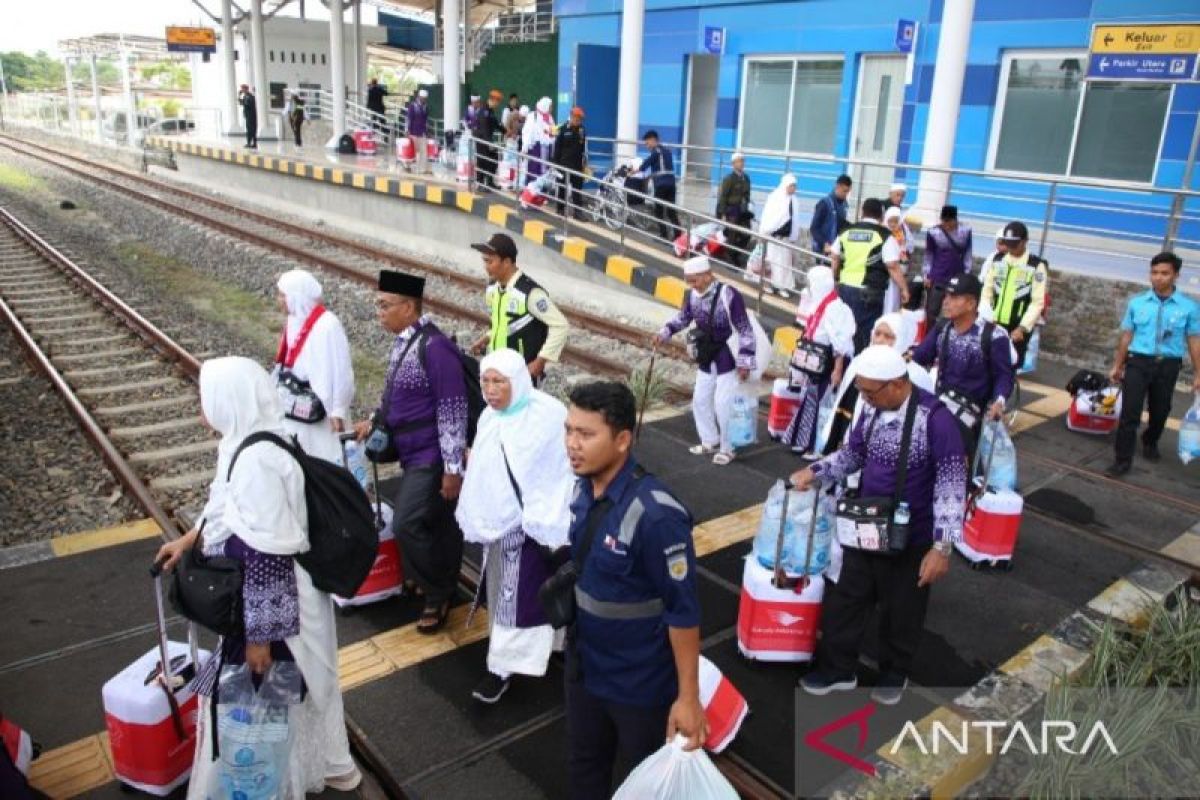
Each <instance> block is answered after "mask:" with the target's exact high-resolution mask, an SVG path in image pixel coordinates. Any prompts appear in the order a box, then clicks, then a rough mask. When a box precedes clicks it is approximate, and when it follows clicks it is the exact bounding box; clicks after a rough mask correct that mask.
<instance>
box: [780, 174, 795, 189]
mask: <svg viewBox="0 0 1200 800" xmlns="http://www.w3.org/2000/svg"><path fill="white" fill-rule="evenodd" d="M795 185H796V176H795V175H793V174H792V173H790V172H787V173H784V176H783V177H782V178H780V179H779V188H781V189H786V188H787V187H789V186H795Z"/></svg>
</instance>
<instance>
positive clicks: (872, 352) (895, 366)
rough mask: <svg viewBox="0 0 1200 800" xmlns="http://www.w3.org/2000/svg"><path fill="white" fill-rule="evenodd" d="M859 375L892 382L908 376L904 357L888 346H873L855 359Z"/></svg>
mask: <svg viewBox="0 0 1200 800" xmlns="http://www.w3.org/2000/svg"><path fill="white" fill-rule="evenodd" d="M854 363H855V365H856V367H857V371H858V374H859V375H861V376H863V377H864V378H870V379H871V380H873V381H890V380H894V379H896V378H902V377H904V376H905V375H907V374H908V364H906V363H905V362H904V357H903V356H901V355H900V354H899V353H897V352H896V351H895V350H893V349H892V348H890V347H888V346H887V345H886V344H873V345H871V346H870V347H868V348H867V349H866V350H863V351H862V352H861V353H859V354H858V358H856V359H854Z"/></svg>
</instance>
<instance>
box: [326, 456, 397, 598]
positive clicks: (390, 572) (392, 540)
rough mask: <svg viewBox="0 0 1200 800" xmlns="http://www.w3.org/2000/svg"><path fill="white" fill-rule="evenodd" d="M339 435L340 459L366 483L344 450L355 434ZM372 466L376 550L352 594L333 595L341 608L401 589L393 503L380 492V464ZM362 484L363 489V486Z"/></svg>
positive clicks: (387, 596) (390, 595)
mask: <svg viewBox="0 0 1200 800" xmlns="http://www.w3.org/2000/svg"><path fill="white" fill-rule="evenodd" d="M339 438H340V439H341V443H342V460H343V461H345V462H346V466H347V468H350V471H351V472H353V473H354V474H355V477H358V478H359V482H360V483H365V480H364V477H365V475H364V476H361V477H360V476H359V474H358V471H357V470H356V469H354V468H352V467H351V459H350V457H349V455H348V454H347V453H346V443H347V442H349V441H350V440H352V439H353V438H354V434H353V433H343V434H342V435H341V436H340V437H339ZM371 470H372V472H371V475H372V479H371V481H370V487H371V491H370V494H371V495H372V497H374V499H375V528H376V530H378V531H379V551H378V552H377V553H376V555H375V563H374V564H372V565H371V571H370V572H368V573H367V577H366V579H365V580H364V581H363V582H362V586H360V587H358V591H357V592H355V594H354V596H353V597H339V596H337V595H334V596H333V602H334V603H336V604H337V607H338V608H342V609H344V608H348V607H351V606H365V605H369V604H371V603H378V602H379V601H380V600H386V599H388V598H389V597H395V596H396V595H399V594H403V593H404V569H403V567H402V565H401V559H400V547H399V543H398V542H397V541H396V537H395V534H393V533H392V504H391V503H388V502H386V501H384V500H383V499H382V498H380V496H379V465H378V464H376V463H375V462H371ZM363 488H364V490H365V489H366V486H364V487H363Z"/></svg>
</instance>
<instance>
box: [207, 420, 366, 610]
mask: <svg viewBox="0 0 1200 800" xmlns="http://www.w3.org/2000/svg"><path fill="white" fill-rule="evenodd" d="M259 442H271V443H272V444H275V445H277V446H278V447H281V448H283V449H284V450H286V451H287V452H288V453H290V454H291V455H292V458H294V459H296V463H298V464H299V465H300V469H301V471H302V472H303V473H304V502H305V505H307V507H308V543H309V550H308V552H307V553H300V554H299V555H297V556H296V561H298V562H299V563H300V566H302V567H304V569H306V570H307V571H308V574H309V575H310V576H311V577H312V582H313V585H314V586H316V587H317V588H318V589H320V590H321V591H323V592H329V593H330V594H336V595H339V596H341V597H353V596H354V593H355V592H357V591H358V587H360V586H362V582H363V581H364V580H366V577H367V573H368V572H370V571H371V566H372V565H373V564H374V563H375V556H376V553H377V551H378V550H379V533H378V531H377V530H376V527H375V512H374V511H373V510H372V508H371V503H370V501H369V500H368V499H367V495H366V492H364V491H363V488H362V485H361V484H359V482H358V480H356V479H355V477H354V476H353V475H352V474H351V473H350V470H348V469H346V468H345V467H340V466H338V465H337V464H334V463H333V462H332V461H326V460H325V459H322V458H316V457H315V456H310V455H308V454H307V453H305V452H304V451H303V450H302V449H300V445H299V444H298V443H297V442H295V440H293V441H292V442H288V441H287V440H285V439H284V438H283V437H281V436H278V435H276V434H274V433H269V432H267V431H260V432H258V433H252V434H250V435H249V436H247V437H246V439H245V441H243V442H242V443H241V444H240V445H239V446H238V449H237V452H235V453H234V454H233V460H232V461H231V462H230V464H229V473H228V474H227V475H226V480H228V479H229V476H230V475H233V466H234V464H236V463H237V459H238V456H239V455H241V454H242V451H243V450H245V449H246V448H247V447H249V446H250V445H253V444H257V443H259Z"/></svg>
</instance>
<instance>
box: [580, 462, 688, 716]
mask: <svg viewBox="0 0 1200 800" xmlns="http://www.w3.org/2000/svg"><path fill="white" fill-rule="evenodd" d="M636 466H637V463H636V462H635V461H634V460H633V457H632V456H630V457H629V458H628V460H627V461H626V462H625V465H624V466H623V467H621V470H620V472H618V473H617V475H616V477H614V478H613V480H612V483H610V484H609V485H608V488H607V489H606V490H605V494H604V497H608V498H609V499H610V500H611V501H612V503H613V505H612V507H610V508H609V509H608V511H607V512H606V513H605V514H604V518H603V521H602V522H601V524H600V527H599V528H598V529H597V531H596V536H595V540H594V542H593V544H592V549H591V553H590V554H589V555H588V558H587V560H586V561H585V562H584V565H583V573H582V574H581V575H580V577H579V582H578V583H577V584H576V586H575V599H576V603H577V614H576V621H577V626H576V639H575V646H576V648H577V649H578V651H579V657H580V662H581V665H582V669H583V685H584V688H585V689H586V690H587V691H588V692H589V693H590V694H592V695H594V696H596V697H598V698H601V699H603V700H610V701H613V702H617V703H623V704H625V705H633V706H641V707H645V708H656V707H661V706H667V705H670V704H671V703H673V702H674V701H675V698H676V697H677V696H678V694H679V684H678V679H677V676H676V673H675V656H674V653H673V651H672V650H671V642H670V639H669V637H668V633H667V628H668V627H670V628H694V627H697V626H698V625H699V624H700V601H699V597H698V596H697V593H696V551H695V548H694V547H693V545H692V518H691V515H690V514H689V513H688V512H687V510H686V509H685V508H684V507H683V505H682V504H681V503H680V502H679V501H678V500H676V499H675V497H674V495H672V494H671V493H670V492H669V491H668V490H667V488H666V486H664V485H663V483H662V482H661V481H659V480H658V479H657V478H655V477H654V476H653V475H645V476H644V477H642V478H640V479H639V478H637V477H636V476H635V475H634V469H635V467H636ZM596 502H597V498H594V497H593V496H592V482H591V480H590V479H588V478H581V479H580V480H579V483H578V485H577V487H576V493H575V499H574V500H572V502H571V549H572V553H574V552H575V550H576V549H577V548H579V547H581V546H582V542H583V538H584V533H585V526H586V523H587V517H588V511H589V510H590V509H591V508H592V506H593V505H595V503H596Z"/></svg>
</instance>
